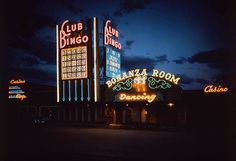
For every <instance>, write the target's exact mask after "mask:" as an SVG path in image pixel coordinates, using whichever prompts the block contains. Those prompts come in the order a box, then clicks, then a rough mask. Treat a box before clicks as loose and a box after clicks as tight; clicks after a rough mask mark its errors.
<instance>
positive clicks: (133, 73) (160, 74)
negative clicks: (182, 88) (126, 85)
mask: <svg viewBox="0 0 236 161" xmlns="http://www.w3.org/2000/svg"><path fill="white" fill-rule="evenodd" d="M147 76H148V74H147V69H134V70H130V71H128V72H124V73H123V74H121V75H118V76H116V77H114V78H111V79H110V80H108V81H107V82H106V84H107V86H108V88H111V87H112V86H114V85H116V84H117V83H119V82H121V81H124V80H126V79H128V78H133V77H140V78H141V79H143V81H144V80H146V79H147ZM151 76H152V77H153V78H160V79H163V80H167V81H169V82H172V83H174V84H175V85H178V83H179V80H180V77H176V76H175V75H174V74H171V73H166V72H164V71H159V70H157V69H153V70H152V74H151ZM150 78H151V77H150ZM150 78H149V79H150ZM128 80H129V79H128ZM128 80H127V81H128ZM150 81H151V80H150ZM130 83H131V82H130ZM151 85H152V83H151ZM153 88H154V87H153Z"/></svg>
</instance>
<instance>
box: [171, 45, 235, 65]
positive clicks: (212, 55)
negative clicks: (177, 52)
mask: <svg viewBox="0 0 236 161" xmlns="http://www.w3.org/2000/svg"><path fill="white" fill-rule="evenodd" d="M173 62H175V63H176V64H184V63H191V64H194V63H199V64H207V65H208V66H209V67H210V68H217V69H220V70H225V69H230V68H232V67H235V65H236V49H233V48H231V49H229V48H220V49H215V50H210V51H204V52H199V53H197V54H194V55H193V56H191V57H189V58H184V57H180V58H179V59H177V60H173Z"/></svg>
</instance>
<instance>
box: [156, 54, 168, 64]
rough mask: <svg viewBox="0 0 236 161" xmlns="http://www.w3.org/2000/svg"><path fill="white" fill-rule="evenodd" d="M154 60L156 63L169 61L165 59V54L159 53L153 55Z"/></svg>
mask: <svg viewBox="0 0 236 161" xmlns="http://www.w3.org/2000/svg"><path fill="white" fill-rule="evenodd" d="M155 61H156V63H157V64H164V63H169V62H170V61H169V60H168V59H167V55H160V56H156V57H155Z"/></svg>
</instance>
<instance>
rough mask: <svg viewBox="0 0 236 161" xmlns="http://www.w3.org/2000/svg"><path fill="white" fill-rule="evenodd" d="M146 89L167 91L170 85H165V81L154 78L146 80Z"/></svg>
mask: <svg viewBox="0 0 236 161" xmlns="http://www.w3.org/2000/svg"><path fill="white" fill-rule="evenodd" d="M148 87H149V88H151V89H158V88H162V89H167V88H170V87H171V84H169V83H167V82H166V81H165V80H160V79H158V80H157V79H156V78H154V77H149V78H148Z"/></svg>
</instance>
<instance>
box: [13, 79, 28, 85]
mask: <svg viewBox="0 0 236 161" xmlns="http://www.w3.org/2000/svg"><path fill="white" fill-rule="evenodd" d="M24 83H25V80H21V79H18V80H14V79H12V80H11V81H10V84H24Z"/></svg>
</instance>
